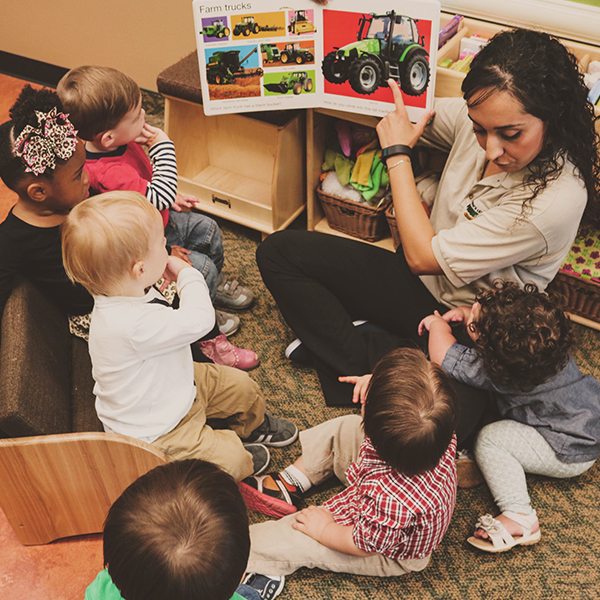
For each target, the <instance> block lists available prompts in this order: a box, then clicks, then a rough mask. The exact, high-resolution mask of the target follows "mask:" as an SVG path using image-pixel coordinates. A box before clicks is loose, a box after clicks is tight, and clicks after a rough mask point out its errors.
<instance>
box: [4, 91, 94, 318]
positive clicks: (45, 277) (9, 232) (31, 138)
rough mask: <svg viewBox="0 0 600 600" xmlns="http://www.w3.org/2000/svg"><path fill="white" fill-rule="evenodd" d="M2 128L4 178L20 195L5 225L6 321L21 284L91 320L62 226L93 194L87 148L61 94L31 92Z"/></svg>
mask: <svg viewBox="0 0 600 600" xmlns="http://www.w3.org/2000/svg"><path fill="white" fill-rule="evenodd" d="M9 116H10V120H9V121H6V122H5V123H3V124H2V125H0V178H2V180H3V181H4V183H5V184H6V185H7V186H8V187H9V188H10V189H11V190H13V191H15V192H16V193H17V194H18V200H17V203H16V205H15V206H14V207H13V209H12V210H11V211H10V213H9V215H8V217H7V218H6V220H5V221H4V222H3V223H2V224H0V318H1V317H2V313H3V311H4V306H5V304H6V301H7V300H8V297H9V296H10V293H11V291H12V289H13V288H14V286H15V282H16V280H17V278H18V277H19V276H24V277H26V278H28V279H30V280H31V281H32V282H33V283H34V284H35V285H36V286H37V287H38V288H39V289H40V291H41V292H42V293H43V294H44V295H45V296H46V297H47V298H48V299H49V300H51V301H52V302H53V303H54V304H55V305H56V306H58V308H59V309H60V310H61V311H64V312H65V313H68V314H73V315H81V314H87V313H89V312H90V311H91V310H92V307H93V300H92V297H91V296H90V295H89V294H88V292H87V291H86V290H85V289H84V288H83V287H82V286H80V285H76V284H73V283H72V282H71V281H69V279H68V277H67V275H66V273H65V270H64V268H63V264H62V256H61V241H60V225H61V224H62V222H63V221H64V220H65V219H66V217H67V214H68V213H69V211H70V210H71V208H72V207H73V206H75V205H76V204H78V203H79V202H81V201H82V200H83V199H84V198H85V196H86V195H87V191H88V176H87V173H86V172H85V171H84V168H83V167H84V164H85V147H84V143H83V142H82V141H81V140H79V139H78V138H77V131H76V130H75V129H74V127H73V125H72V124H71V122H70V120H69V118H68V116H67V115H65V114H64V113H63V107H62V105H61V103H60V100H59V98H58V96H57V95H56V93H55V92H53V91H51V90H47V89H41V90H34V89H33V88H32V87H31V86H29V85H27V86H25V87H24V88H23V90H22V91H21V94H20V95H19V97H18V99H17V101H16V102H15V104H14V105H13V106H12V108H11V109H10V112H9Z"/></svg>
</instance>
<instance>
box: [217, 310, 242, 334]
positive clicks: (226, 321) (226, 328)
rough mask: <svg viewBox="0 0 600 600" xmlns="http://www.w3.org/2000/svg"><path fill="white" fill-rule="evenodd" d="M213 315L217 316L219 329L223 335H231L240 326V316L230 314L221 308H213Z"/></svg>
mask: <svg viewBox="0 0 600 600" xmlns="http://www.w3.org/2000/svg"><path fill="white" fill-rule="evenodd" d="M215 317H216V318H217V326H218V328H219V331H220V332H221V333H222V334H223V335H227V336H229V335H233V334H234V333H235V332H236V331H237V330H238V329H239V328H240V318H239V317H238V316H237V315H232V314H231V313H228V312H224V311H222V310H215Z"/></svg>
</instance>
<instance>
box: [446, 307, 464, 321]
mask: <svg viewBox="0 0 600 600" xmlns="http://www.w3.org/2000/svg"><path fill="white" fill-rule="evenodd" d="M442 319H444V321H446V323H462V322H464V321H465V312H464V310H463V309H462V308H453V309H451V310H449V311H448V312H445V313H444V314H443V315H442Z"/></svg>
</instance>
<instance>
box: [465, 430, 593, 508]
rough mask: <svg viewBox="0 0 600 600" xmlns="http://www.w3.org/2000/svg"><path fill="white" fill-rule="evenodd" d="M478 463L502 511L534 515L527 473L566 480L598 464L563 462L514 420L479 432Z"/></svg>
mask: <svg viewBox="0 0 600 600" xmlns="http://www.w3.org/2000/svg"><path fill="white" fill-rule="evenodd" d="M475 460H476V461H477V464H478V465H479V468H480V469H481V472H482V473H483V476H484V477H485V481H486V483H487V484H488V486H489V488H490V491H491V492H492V496H493V497H494V502H496V504H497V505H498V508H499V509H500V511H501V512H506V511H512V512H516V513H523V514H532V513H533V508H531V500H530V498H529V494H528V493H527V482H526V481H525V473H533V474H534V475H544V476H546V477H556V478H559V479H565V478H568V477H576V476H577V475H581V474H582V473H585V471H587V470H588V469H589V468H590V467H591V466H592V465H593V464H594V462H595V461H593V460H592V461H589V462H585V463H564V462H561V461H560V460H558V458H556V454H555V453H554V450H553V449H552V448H551V446H550V444H548V442H547V441H546V440H545V439H544V437H543V436H542V435H541V434H540V433H539V432H538V431H537V430H536V429H535V428H534V427H530V426H529V425H523V424H522V423H518V422H517V421H510V420H505V421H496V422H495V423H491V424H490V425H486V426H485V427H484V428H483V429H482V430H481V431H480V432H479V435H478V436H477V441H476V442H475Z"/></svg>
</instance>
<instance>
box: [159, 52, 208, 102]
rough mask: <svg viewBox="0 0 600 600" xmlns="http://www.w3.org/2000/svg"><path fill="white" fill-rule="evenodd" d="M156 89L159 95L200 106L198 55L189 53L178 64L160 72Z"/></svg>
mask: <svg viewBox="0 0 600 600" xmlns="http://www.w3.org/2000/svg"><path fill="white" fill-rule="evenodd" d="M156 87H157V88H158V91H159V92H160V93H161V94H165V95H166V96H174V97H175V98H181V99H182V100H189V101H190V102H196V103H197V104H202V90H201V88H200V67H199V66H198V53H197V52H196V51H194V52H191V53H190V54H188V55H187V56H186V57H185V58H182V59H181V60H180V61H179V62H176V63H175V64H174V65H171V66H170V67H167V68H166V69H165V70H164V71H162V72H161V73H160V74H159V75H158V77H157V78H156Z"/></svg>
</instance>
